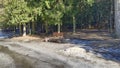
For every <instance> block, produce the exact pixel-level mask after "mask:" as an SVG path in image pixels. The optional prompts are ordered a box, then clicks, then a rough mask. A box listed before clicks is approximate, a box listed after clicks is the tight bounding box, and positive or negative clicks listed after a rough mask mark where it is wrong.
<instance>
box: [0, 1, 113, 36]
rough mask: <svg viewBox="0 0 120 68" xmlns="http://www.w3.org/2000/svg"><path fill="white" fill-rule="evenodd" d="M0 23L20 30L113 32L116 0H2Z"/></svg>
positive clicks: (34, 31)
mask: <svg viewBox="0 0 120 68" xmlns="http://www.w3.org/2000/svg"><path fill="white" fill-rule="evenodd" d="M0 15H1V16H0V27H1V28H3V29H12V30H14V31H17V32H19V34H21V35H22V34H23V35H24V36H25V35H26V34H40V33H46V34H50V33H53V32H58V33H60V32H61V31H62V32H64V31H72V32H73V33H75V32H76V31H77V29H98V30H107V31H109V32H113V29H114V23H113V22H114V0H109V1H108V0H0Z"/></svg>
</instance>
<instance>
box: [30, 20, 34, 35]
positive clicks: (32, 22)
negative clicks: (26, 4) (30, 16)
mask: <svg viewBox="0 0 120 68" xmlns="http://www.w3.org/2000/svg"><path fill="white" fill-rule="evenodd" d="M31 31H32V33H33V34H34V33H35V23H34V22H32V30H31Z"/></svg>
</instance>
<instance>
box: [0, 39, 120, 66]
mask: <svg viewBox="0 0 120 68" xmlns="http://www.w3.org/2000/svg"><path fill="white" fill-rule="evenodd" d="M0 45H2V46H3V47H5V49H4V48H1V49H2V52H3V53H7V54H8V55H9V56H11V57H12V58H13V60H14V62H15V63H17V64H16V65H17V66H19V68H80V67H81V68H119V67H120V65H119V63H117V62H114V61H110V60H109V61H108V60H105V59H101V58H97V57H96V56H95V55H93V54H92V53H87V52H86V50H85V49H83V48H79V47H76V46H74V45H73V44H57V43H49V42H38V41H32V42H29V41H22V42H21V41H16V42H15V41H14V40H6V41H3V42H0ZM6 47H7V48H8V49H6ZM11 54H12V55H11ZM92 57H93V58H92ZM88 58H90V59H91V60H88ZM22 63H24V64H22ZM16 68H17V67H16Z"/></svg>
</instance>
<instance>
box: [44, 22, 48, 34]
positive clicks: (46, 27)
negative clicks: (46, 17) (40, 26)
mask: <svg viewBox="0 0 120 68" xmlns="http://www.w3.org/2000/svg"><path fill="white" fill-rule="evenodd" d="M45 33H48V23H47V22H45Z"/></svg>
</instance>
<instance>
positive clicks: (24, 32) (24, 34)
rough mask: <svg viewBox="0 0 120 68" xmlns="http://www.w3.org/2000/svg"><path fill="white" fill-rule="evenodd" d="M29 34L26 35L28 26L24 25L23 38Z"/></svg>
mask: <svg viewBox="0 0 120 68" xmlns="http://www.w3.org/2000/svg"><path fill="white" fill-rule="evenodd" d="M26 35H27V33H26V24H24V25H23V36H26Z"/></svg>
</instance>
